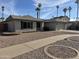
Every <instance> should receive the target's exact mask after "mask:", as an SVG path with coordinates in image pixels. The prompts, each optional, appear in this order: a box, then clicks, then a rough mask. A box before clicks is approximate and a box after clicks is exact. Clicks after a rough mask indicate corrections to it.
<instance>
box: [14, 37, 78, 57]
mask: <svg viewBox="0 0 79 59" xmlns="http://www.w3.org/2000/svg"><path fill="white" fill-rule="evenodd" d="M70 38H72V39H74V37H70ZM78 38H79V37H77V39H78ZM75 39H76V38H75ZM49 45H52V46H54V45H60V46H62V45H63V46H66V47H72V48H74V49H76V50H77V51H79V43H75V42H72V41H69V40H60V41H57V42H55V43H52V44H49ZM49 45H47V46H49ZM47 46H44V47H42V48H39V49H36V50H34V51H31V52H29V53H26V54H23V55H21V56H20V57H16V58H13V59H54V58H51V57H49V56H48V55H47V54H46V53H45V52H44V49H45V47H47ZM56 48H57V49H56ZM49 50H50V51H49V53H50V54H51V53H52V55H53V56H55V57H62V58H63V59H64V57H67V58H68V57H69V58H70V57H72V58H75V57H76V56H77V52H76V51H74V50H72V49H70V48H68V49H67V48H63V47H53V48H52V47H51V48H49ZM59 50H60V51H61V52H59V54H60V55H59V56H58V54H57V51H59ZM62 50H63V51H62ZM69 52H70V53H69ZM71 52H72V53H71ZM68 54H70V55H68Z"/></svg>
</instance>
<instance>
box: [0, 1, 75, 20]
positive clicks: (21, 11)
mask: <svg viewBox="0 0 79 59" xmlns="http://www.w3.org/2000/svg"><path fill="white" fill-rule="evenodd" d="M38 3H41V4H42V8H41V18H43V19H48V18H52V17H54V16H56V5H59V6H60V8H59V16H62V15H63V14H64V13H63V11H62V10H63V8H65V7H67V8H68V7H69V6H71V7H72V11H71V12H72V13H71V19H72V20H73V19H75V18H76V4H75V0H0V7H1V6H2V5H4V6H5V12H4V13H5V16H6V17H8V16H9V15H21V16H23V15H31V16H34V17H36V11H35V8H36V6H37V4H38ZM67 15H68V12H67ZM0 17H1V8H0Z"/></svg>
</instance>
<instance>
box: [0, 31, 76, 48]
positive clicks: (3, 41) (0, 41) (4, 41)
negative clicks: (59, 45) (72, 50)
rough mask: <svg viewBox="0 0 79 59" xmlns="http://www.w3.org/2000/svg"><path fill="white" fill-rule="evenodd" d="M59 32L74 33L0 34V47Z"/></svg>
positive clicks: (55, 33) (54, 34) (55, 32)
mask: <svg viewBox="0 0 79 59" xmlns="http://www.w3.org/2000/svg"><path fill="white" fill-rule="evenodd" d="M61 34H75V33H68V32H59V31H58V32H57V31H48V32H32V33H22V34H20V35H13V36H0V48H4V47H8V46H12V45H16V44H21V43H25V42H29V41H33V40H38V39H42V38H47V37H51V36H56V35H61Z"/></svg>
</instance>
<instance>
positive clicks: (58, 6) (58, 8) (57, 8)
mask: <svg viewBox="0 0 79 59" xmlns="http://www.w3.org/2000/svg"><path fill="white" fill-rule="evenodd" d="M56 8H57V17H58V9H59V6H58V5H57V6H56Z"/></svg>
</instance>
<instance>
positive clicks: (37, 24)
mask: <svg viewBox="0 0 79 59" xmlns="http://www.w3.org/2000/svg"><path fill="white" fill-rule="evenodd" d="M6 22H7V24H8V31H11V32H28V31H42V30H43V27H44V21H43V20H39V19H37V18H34V17H32V16H29V15H27V16H14V15H11V16H9V17H8V18H7V19H6Z"/></svg>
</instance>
